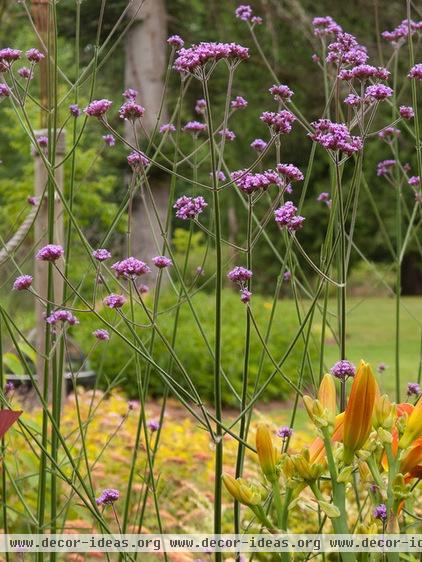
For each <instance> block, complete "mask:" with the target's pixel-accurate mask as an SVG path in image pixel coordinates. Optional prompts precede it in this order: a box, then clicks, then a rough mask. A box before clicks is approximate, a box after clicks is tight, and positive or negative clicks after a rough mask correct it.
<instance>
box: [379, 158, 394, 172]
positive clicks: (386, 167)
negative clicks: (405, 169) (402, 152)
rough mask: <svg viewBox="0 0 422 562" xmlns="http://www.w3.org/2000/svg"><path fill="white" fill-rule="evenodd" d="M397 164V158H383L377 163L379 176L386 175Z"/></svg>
mask: <svg viewBox="0 0 422 562" xmlns="http://www.w3.org/2000/svg"><path fill="white" fill-rule="evenodd" d="M395 165H396V161H395V160H382V161H381V162H378V165H377V176H386V175H387V174H388V173H389V172H390V171H391V168H392V167H393V166H395Z"/></svg>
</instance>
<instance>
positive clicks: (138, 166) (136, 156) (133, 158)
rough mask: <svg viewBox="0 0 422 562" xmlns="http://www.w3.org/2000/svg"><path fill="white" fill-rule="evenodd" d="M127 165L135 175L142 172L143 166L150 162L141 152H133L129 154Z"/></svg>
mask: <svg viewBox="0 0 422 562" xmlns="http://www.w3.org/2000/svg"><path fill="white" fill-rule="evenodd" d="M127 163H128V164H129V166H130V167H131V168H132V170H133V171H134V172H136V173H139V172H141V171H142V170H143V168H144V167H145V166H148V164H149V163H150V160H149V158H148V156H146V155H145V154H144V153H143V152H138V151H137V150H134V151H133V152H131V153H130V154H129V156H128V157H127Z"/></svg>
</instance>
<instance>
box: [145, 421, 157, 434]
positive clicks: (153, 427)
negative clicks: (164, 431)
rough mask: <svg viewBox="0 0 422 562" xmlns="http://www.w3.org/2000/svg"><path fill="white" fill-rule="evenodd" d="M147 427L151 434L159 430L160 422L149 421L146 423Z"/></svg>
mask: <svg viewBox="0 0 422 562" xmlns="http://www.w3.org/2000/svg"><path fill="white" fill-rule="evenodd" d="M147 426H148V429H149V430H150V431H151V433H154V431H158V430H159V429H160V422H159V421H158V420H149V421H148V422H147Z"/></svg>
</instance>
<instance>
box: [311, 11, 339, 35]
mask: <svg viewBox="0 0 422 562" xmlns="http://www.w3.org/2000/svg"><path fill="white" fill-rule="evenodd" d="M312 25H313V28H314V35H316V36H317V37H325V36H326V35H331V34H333V35H337V33H341V32H342V31H343V29H342V28H341V26H340V25H339V24H338V23H336V22H335V21H334V20H333V18H332V17H330V16H325V17H317V18H314V19H313V20H312Z"/></svg>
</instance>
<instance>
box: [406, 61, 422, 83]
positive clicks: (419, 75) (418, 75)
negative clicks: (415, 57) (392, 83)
mask: <svg viewBox="0 0 422 562" xmlns="http://www.w3.org/2000/svg"><path fill="white" fill-rule="evenodd" d="M407 77H408V78H414V79H416V80H422V63H419V64H415V66H412V68H411V69H410V70H409V74H408V75H407Z"/></svg>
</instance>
